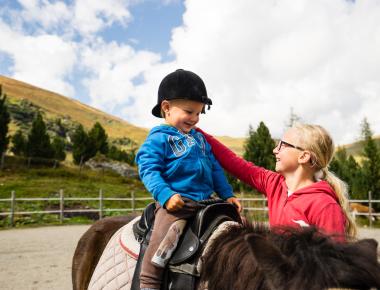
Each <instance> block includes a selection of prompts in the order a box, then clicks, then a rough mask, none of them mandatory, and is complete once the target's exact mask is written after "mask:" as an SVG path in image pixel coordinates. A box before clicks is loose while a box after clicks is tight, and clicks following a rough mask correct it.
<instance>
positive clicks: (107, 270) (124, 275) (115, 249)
mask: <svg viewBox="0 0 380 290" xmlns="http://www.w3.org/2000/svg"><path fill="white" fill-rule="evenodd" d="M139 219H140V217H137V218H135V219H134V220H132V221H131V222H129V223H128V224H127V225H125V226H123V227H122V228H120V229H119V230H118V231H117V232H116V233H115V234H114V235H113V236H112V238H111V239H110V240H109V242H108V244H107V246H106V248H105V249H104V251H103V254H102V256H101V257H100V259H99V262H98V264H97V266H96V268H95V271H94V273H93V274H92V277H91V280H90V283H89V285H88V289H89V290H101V289H102V290H130V289H131V284H132V278H133V273H134V271H135V267H136V263H137V261H136V260H137V257H138V255H139V247H140V245H139V243H138V242H137V241H136V240H135V238H134V235H133V231H132V226H133V224H134V223H135V222H136V221H137V220H139Z"/></svg>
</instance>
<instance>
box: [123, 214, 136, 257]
mask: <svg viewBox="0 0 380 290" xmlns="http://www.w3.org/2000/svg"><path fill="white" fill-rule="evenodd" d="M140 218H141V217H140V216H138V217H136V218H134V219H133V220H132V221H130V222H129V223H128V224H126V225H125V226H123V227H122V228H121V233H120V239H119V243H120V246H121V247H122V248H123V250H124V251H125V253H126V254H127V255H129V256H130V257H131V258H133V259H135V260H137V258H138V257H139V253H140V244H139V242H138V241H136V239H135V236H134V234H133V225H134V224H135V223H136V222H137V221H139V220H140Z"/></svg>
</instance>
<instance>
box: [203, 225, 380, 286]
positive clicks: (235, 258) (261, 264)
mask: <svg viewBox="0 0 380 290" xmlns="http://www.w3.org/2000/svg"><path fill="white" fill-rule="evenodd" d="M202 269H203V271H202V276H201V280H202V281H203V282H206V283H207V285H208V289H209V290H216V289H218V290H221V289H235V290H243V289H244V290H247V289H278V290H281V289H297V290H300V289H308V290H319V289H327V288H330V287H345V288H354V289H370V288H371V287H378V288H379V289H380V265H379V263H378V261H377V242H376V241H375V240H372V239H365V240H360V241H350V242H337V241H335V240H334V239H333V237H331V236H326V235H324V234H322V233H321V232H319V231H318V230H317V229H316V228H315V227H307V228H302V229H296V228H294V227H277V228H272V229H269V228H268V227H267V226H265V225H263V224H248V223H246V224H243V225H235V226H230V227H229V229H228V230H227V231H225V232H223V233H221V234H220V235H219V236H218V237H217V238H216V239H215V240H214V241H213V243H212V245H211V246H210V248H209V249H208V251H207V253H206V254H205V256H204V257H203V267H202Z"/></svg>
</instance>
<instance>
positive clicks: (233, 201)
mask: <svg viewBox="0 0 380 290" xmlns="http://www.w3.org/2000/svg"><path fill="white" fill-rule="evenodd" d="M227 202H229V203H231V204H233V205H234V206H236V208H237V210H238V211H239V212H241V211H242V209H243V206H242V205H241V203H240V201H239V200H238V199H237V198H236V197H230V198H227Z"/></svg>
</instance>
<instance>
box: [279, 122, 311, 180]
mask: <svg viewBox="0 0 380 290" xmlns="http://www.w3.org/2000/svg"><path fill="white" fill-rule="evenodd" d="M303 151H304V150H303V149H302V148H301V146H300V145H299V144H298V138H297V134H296V131H295V130H294V129H289V130H288V131H286V132H285V134H284V136H283V137H282V139H281V140H280V141H279V143H278V144H277V146H276V147H275V148H274V149H273V154H274V155H275V156H276V172H278V173H281V174H286V173H292V172H294V171H295V170H296V169H297V168H298V166H299V157H300V155H301V153H302V152H303Z"/></svg>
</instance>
